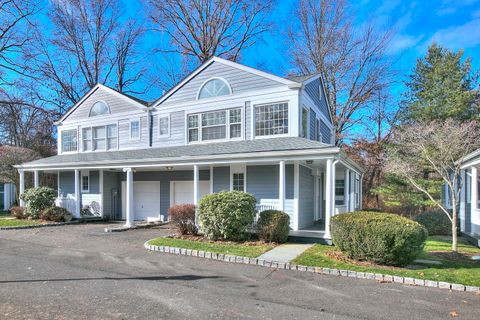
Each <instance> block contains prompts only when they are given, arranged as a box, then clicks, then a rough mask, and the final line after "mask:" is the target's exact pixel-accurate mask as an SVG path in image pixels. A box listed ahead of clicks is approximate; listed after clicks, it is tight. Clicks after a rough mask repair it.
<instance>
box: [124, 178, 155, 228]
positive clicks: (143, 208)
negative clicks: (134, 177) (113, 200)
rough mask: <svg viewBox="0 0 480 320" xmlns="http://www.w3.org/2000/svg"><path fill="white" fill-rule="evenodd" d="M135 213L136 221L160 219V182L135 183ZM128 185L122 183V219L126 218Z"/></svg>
mask: <svg viewBox="0 0 480 320" xmlns="http://www.w3.org/2000/svg"><path fill="white" fill-rule="evenodd" d="M133 212H134V219H135V220H148V219H149V218H150V219H158V218H160V181H134V182H133ZM125 213H126V185H125V181H123V182H122V219H125V217H126V214H125Z"/></svg>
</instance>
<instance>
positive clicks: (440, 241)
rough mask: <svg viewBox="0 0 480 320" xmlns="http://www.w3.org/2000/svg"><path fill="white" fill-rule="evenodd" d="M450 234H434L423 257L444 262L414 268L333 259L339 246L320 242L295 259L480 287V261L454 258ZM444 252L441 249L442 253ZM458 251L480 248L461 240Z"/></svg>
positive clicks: (473, 251) (476, 251)
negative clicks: (331, 255) (332, 255)
mask: <svg viewBox="0 0 480 320" xmlns="http://www.w3.org/2000/svg"><path fill="white" fill-rule="evenodd" d="M450 239H451V238H450V237H445V236H433V237H429V238H428V240H427V241H426V244H425V248H424V250H423V252H422V253H421V255H420V256H419V257H418V258H419V259H424V260H436V261H440V262H442V264H441V265H431V264H421V263H415V265H416V266H417V267H416V268H415V269H413V268H398V267H387V266H380V265H374V264H367V263H365V264H362V263H358V264H357V263H355V262H351V261H342V260H337V259H335V258H332V257H330V256H329V255H328V253H329V252H332V251H335V247H331V246H326V245H320V244H316V245H315V246H313V247H311V248H310V249H308V250H306V251H305V252H304V253H302V254H301V255H300V256H298V257H297V258H296V259H295V260H294V261H293V262H294V263H296V264H299V265H305V266H316V267H325V268H336V269H343V270H352V271H360V272H372V273H383V274H389V275H397V276H404V277H412V278H419V279H426V280H427V279H428V280H434V281H446V282H452V283H459V284H464V285H472V286H480V262H479V261H473V260H471V259H469V258H468V257H463V256H460V257H452V255H451V254H449V253H448V251H449V250H450V248H451V246H450ZM439 251H440V252H439ZM458 251H459V252H461V253H466V254H469V255H480V249H479V248H477V247H474V246H472V245H470V244H468V243H467V242H466V240H465V239H462V238H460V239H459V245H458Z"/></svg>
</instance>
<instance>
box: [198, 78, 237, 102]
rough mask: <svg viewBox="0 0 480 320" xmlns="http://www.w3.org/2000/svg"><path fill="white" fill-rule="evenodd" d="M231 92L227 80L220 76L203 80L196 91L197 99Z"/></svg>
mask: <svg viewBox="0 0 480 320" xmlns="http://www.w3.org/2000/svg"><path fill="white" fill-rule="evenodd" d="M231 93H232V89H231V88H230V85H229V84H228V82H226V81H225V80H223V79H220V78H212V79H210V80H208V81H207V82H205V83H204V84H203V86H202V87H201V88H200V91H199V92H198V99H199V100H200V99H205V98H213V97H218V96H226V95H229V94H231Z"/></svg>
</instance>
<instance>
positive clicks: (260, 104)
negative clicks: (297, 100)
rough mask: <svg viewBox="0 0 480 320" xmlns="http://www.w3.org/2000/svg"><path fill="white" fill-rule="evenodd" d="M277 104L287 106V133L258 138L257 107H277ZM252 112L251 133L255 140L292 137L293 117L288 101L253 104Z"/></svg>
mask: <svg viewBox="0 0 480 320" xmlns="http://www.w3.org/2000/svg"><path fill="white" fill-rule="evenodd" d="M275 104H286V105H287V122H288V126H287V133H279V134H271V135H262V136H258V135H257V119H256V108H257V107H262V106H270V105H275ZM251 110H252V111H251V112H252V113H251V122H252V128H251V131H252V137H253V139H268V138H272V137H288V136H290V132H292V127H291V124H292V123H291V121H292V119H291V118H292V117H291V115H290V103H289V101H288V100H284V101H275V102H266V103H257V104H253V106H252V108H251Z"/></svg>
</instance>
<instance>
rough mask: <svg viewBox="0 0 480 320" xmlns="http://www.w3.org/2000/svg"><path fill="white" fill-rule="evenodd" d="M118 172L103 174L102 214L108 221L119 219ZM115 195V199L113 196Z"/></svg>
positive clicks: (119, 175)
mask: <svg viewBox="0 0 480 320" xmlns="http://www.w3.org/2000/svg"><path fill="white" fill-rule="evenodd" d="M121 175H122V174H121V173H120V172H109V171H104V172H103V214H104V216H105V217H107V218H110V219H112V220H113V219H119V218H121V215H122V214H121V208H120V206H121V202H120V194H121V187H120V178H121ZM115 193H116V197H115V196H114V194H115Z"/></svg>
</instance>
